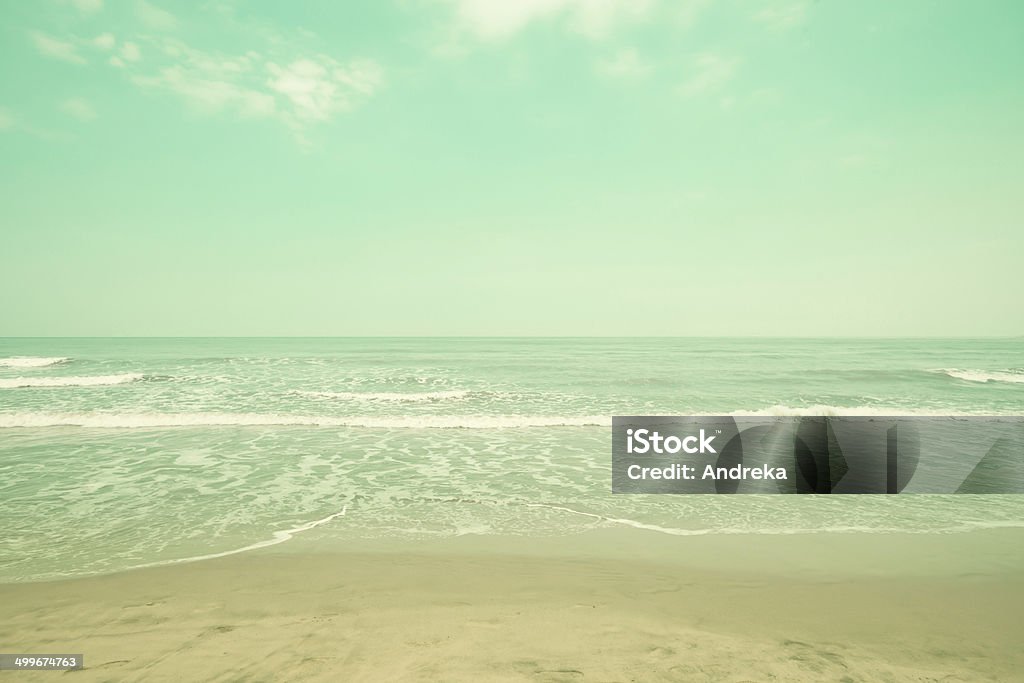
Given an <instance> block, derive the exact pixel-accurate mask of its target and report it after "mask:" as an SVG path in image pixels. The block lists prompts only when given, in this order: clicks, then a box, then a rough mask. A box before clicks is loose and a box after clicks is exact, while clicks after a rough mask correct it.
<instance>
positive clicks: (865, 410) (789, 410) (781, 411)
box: [728, 405, 1016, 417]
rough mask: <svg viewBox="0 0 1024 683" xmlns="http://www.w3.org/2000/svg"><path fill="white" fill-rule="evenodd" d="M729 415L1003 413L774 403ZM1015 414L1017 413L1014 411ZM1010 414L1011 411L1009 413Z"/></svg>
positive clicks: (894, 415)
mask: <svg viewBox="0 0 1024 683" xmlns="http://www.w3.org/2000/svg"><path fill="white" fill-rule="evenodd" d="M728 414H729V415H733V416H735V417H787V416H799V417H803V416H825V417H972V416H974V417H977V416H979V415H1000V414H1003V413H998V412H992V411H991V410H984V411H978V412H965V411H957V410H948V409H944V408H934V409H933V408H897V407H885V406H830V405H814V406H800V407H797V406H787V405H774V406H771V407H769V408H761V409H759V410H734V411H732V412H730V413H728ZM1013 414H1014V415H1015V414H1016V413H1013ZM1007 415H1009V413H1007Z"/></svg>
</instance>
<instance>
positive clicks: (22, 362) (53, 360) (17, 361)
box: [0, 356, 70, 368]
mask: <svg viewBox="0 0 1024 683" xmlns="http://www.w3.org/2000/svg"><path fill="white" fill-rule="evenodd" d="M68 360H70V359H69V358H65V357H63V356H60V357H57V356H54V357H42V356H12V357H10V358H0V367H4V368H45V367H46V366H48V365H56V364H58V363H65V362H67V361H68Z"/></svg>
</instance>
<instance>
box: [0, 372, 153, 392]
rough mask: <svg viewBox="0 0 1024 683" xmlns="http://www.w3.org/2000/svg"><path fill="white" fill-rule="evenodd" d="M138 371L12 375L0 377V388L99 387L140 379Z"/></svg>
mask: <svg viewBox="0 0 1024 683" xmlns="http://www.w3.org/2000/svg"><path fill="white" fill-rule="evenodd" d="M142 377H143V376H142V374H141V373H138V372H126V373H122V374H120V375H91V376H85V377H14V378H0V389H21V388H25V387H100V386H110V385H113V384H126V383H128V382H134V381H136V380H140V379H142Z"/></svg>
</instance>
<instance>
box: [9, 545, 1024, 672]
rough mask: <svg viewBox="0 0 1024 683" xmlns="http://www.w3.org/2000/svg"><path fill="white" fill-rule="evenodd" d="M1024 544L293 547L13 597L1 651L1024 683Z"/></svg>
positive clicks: (177, 663)
mask: <svg viewBox="0 0 1024 683" xmlns="http://www.w3.org/2000/svg"><path fill="white" fill-rule="evenodd" d="M1022 541H1024V533H1022V531H1021V530H1020V529H1005V530H988V531H983V532H977V533H968V534H956V535H904V534H888V535H882V534H876V535H836V534H831V535H793V536H734V537H722V536H717V537H715V536H706V537H692V538H669V537H665V536H663V535H659V534H649V533H643V532H630V533H626V532H622V533H619V532H617V531H608V530H605V531H602V532H595V533H593V534H588V535H584V536H583V537H576V538H569V539H565V538H562V539H557V538H552V539H540V540H538V539H525V538H522V539H496V538H490V539H485V538H473V537H464V538H457V539H450V540H446V541H439V542H432V543H421V544H413V545H409V544H406V545H403V546H397V545H390V546H389V545H383V544H376V545H375V544H371V543H365V544H362V545H361V546H359V547H354V548H349V549H347V550H345V551H342V550H340V549H338V548H327V547H326V546H324V545H323V544H319V545H317V544H313V543H289V544H284V545H283V546H278V547H277V548H276V549H270V550H264V551H257V552H252V553H243V554H239V555H234V556H230V557H225V558H221V559H216V560H210V561H204V562H197V563H189V564H180V565H171V566H165V567H156V568H151V569H143V570H136V571H129V572H122V573H118V574H112V575H107V576H99V577H90V578H84V579H73V580H66V581H57V582H45V583H29V584H20V585H4V586H0V641H2V642H3V643H4V645H5V650H7V651H35V652H75V653H82V654H83V655H84V656H85V662H86V668H85V670H83V671H79V672H75V673H74V677H75V680H83V681H122V680H124V681H142V680H146V681H165V680H166V681H170V680H216V681H235V680H247V681H272V680H273V681H280V680H322V681H336V680H357V681H359V680H363V681H377V680H380V681H386V680H421V681H437V680H444V681H470V680H501V681H528V680H533V681H649V680H664V681H686V680H695V681H703V680H709V681H732V682H739V681H768V680H783V681H790V680H798V681H843V682H852V681H882V680H885V681H918V682H920V681H989V680H991V681H1011V680H1022V673H1021V671H1022V669H1024V654H1022V651H1021V649H1020V642H1021V641H1022V639H1024V625H1022V621H1021V619H1020V615H1021V608H1022V607H1024V550H1022V549H1024V543H1022ZM55 675H60V674H55V673H54V672H36V673H24V672H22V673H14V674H10V673H9V674H7V677H8V678H10V679H11V680H53V677H54V676H55Z"/></svg>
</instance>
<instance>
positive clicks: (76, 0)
mask: <svg viewBox="0 0 1024 683" xmlns="http://www.w3.org/2000/svg"><path fill="white" fill-rule="evenodd" d="M71 4H72V5H74V6H75V9H77V10H78V11H79V12H82V13H83V14H95V13H96V12H99V11H100V10H101V9H103V0H71Z"/></svg>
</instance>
